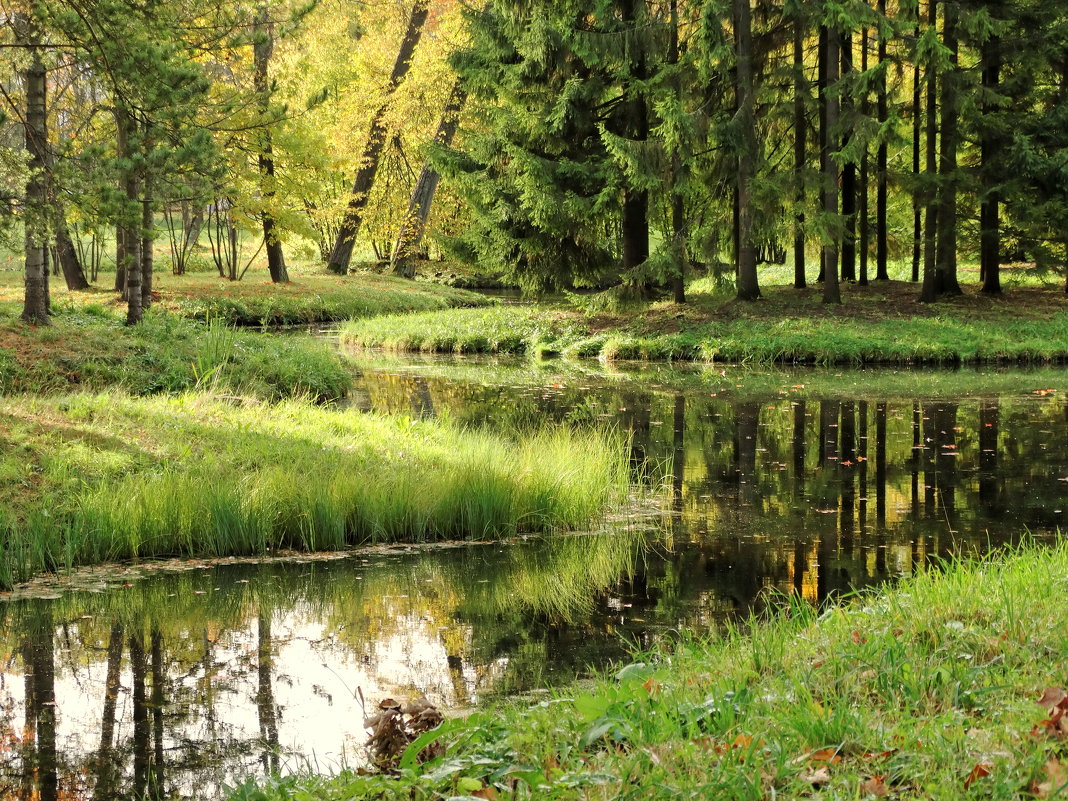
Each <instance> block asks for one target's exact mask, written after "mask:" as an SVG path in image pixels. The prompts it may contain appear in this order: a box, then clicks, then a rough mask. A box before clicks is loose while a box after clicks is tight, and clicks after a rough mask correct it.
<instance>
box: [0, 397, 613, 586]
mask: <svg viewBox="0 0 1068 801" xmlns="http://www.w3.org/2000/svg"><path fill="white" fill-rule="evenodd" d="M0 434H2V440H3V449H2V451H0V475H2V476H3V478H4V480H3V482H0V487H2V488H0V509H2V510H3V512H2V513H0V514H2V517H0V527H2V529H3V543H4V546H3V554H2V559H0V585H2V586H10V585H11V584H12V583H14V582H18V581H21V580H24V579H25V578H28V577H29V576H32V575H34V574H36V573H39V572H42V571H51V570H57V569H62V568H64V567H70V566H74V565H84V564H96V563H100V562H109V561H120V560H127V559H138V558H152V557H165V556H225V555H241V554H254V553H270V552H273V551H275V550H277V549H283V548H289V549H294V550H305V551H317V550H335V549H338V548H342V547H345V546H349V545H356V544H361V543H369V542H371V543H373V542H398V541H409V542H420V541H433V540H444V539H457V540H477V539H492V538H495V537H503V536H513V535H515V534H517V533H520V532H549V531H553V530H556V529H564V528H567V529H577V528H586V527H589V526H591V525H593V524H594V523H595V522H596V521H597V519H598V518H599V517H600V515H601V514H602V513H603V512H605V511H606V510H607V509H608V508H609V507H611V506H613V505H619V504H621V503H622V502H623V500H624V499H625V497H626V493H627V488H628V476H627V463H626V456H625V449H624V447H623V442H622V438H621V437H618V436H615V435H611V434H605V433H599V432H597V431H594V430H590V429H587V430H569V429H554V430H552V431H548V430H546V431H541V432H534V433H530V434H526V435H523V436H518V437H515V438H510V437H506V436H501V435H496V434H491V433H487V432H476V431H465V430H461V429H460V428H459V427H458V426H455V425H451V424H449V423H447V422H441V421H414V420H411V419H410V418H404V417H387V416H379V415H373V414H362V413H359V412H349V411H344V410H336V409H323V408H320V407H318V406H314V405H311V404H309V403H306V402H297V401H290V402H285V403H280V404H273V405H272V404H265V403H262V402H259V401H255V400H252V399H247V398H245V399H243V398H238V397H232V396H225V397H217V396H211V395H203V394H189V395H182V396H178V397H172V398H164V397H159V396H157V397H153V398H133V397H129V396H126V395H120V394H116V393H110V394H101V395H70V396H65V397H52V398H28V397H7V398H0Z"/></svg>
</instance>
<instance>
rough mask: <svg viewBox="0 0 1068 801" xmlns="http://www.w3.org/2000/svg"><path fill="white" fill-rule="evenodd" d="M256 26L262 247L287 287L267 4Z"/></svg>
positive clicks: (279, 281) (271, 34)
mask: <svg viewBox="0 0 1068 801" xmlns="http://www.w3.org/2000/svg"><path fill="white" fill-rule="evenodd" d="M255 24H256V41H255V44H254V45H253V48H252V59H253V66H254V72H253V87H254V88H255V90H256V94H257V96H258V97H259V102H260V113H261V114H262V115H263V120H262V125H263V129H262V131H261V134H260V136H261V137H262V138H261V147H260V153H259V156H258V157H257V158H258V161H259V167H260V175H261V177H262V180H261V184H262V187H263V189H262V192H263V211H262V212H261V213H260V219H261V221H262V223H263V244H264V248H265V249H266V251H267V271H268V272H269V273H270V274H271V281H273V282H274V283H276V284H284V283H286V282H287V281H289V272H288V271H287V270H286V258H285V254H284V253H283V252H282V242H281V240H280V239H279V238H278V225H277V222H276V221H275V218H274V212H273V210H272V208H271V205H272V203H273V202H274V198H275V181H274V149H273V147H272V143H271V129H270V127H269V120H268V119H267V117H268V114H269V113H270V92H271V86H270V80H269V75H268V67H269V65H270V62H271V55H272V53H273V52H274V31H273V30H272V28H271V23H270V19H269V18H268V16H267V6H266V5H263V6H260V8H259V11H258V12H257V14H256V23H255Z"/></svg>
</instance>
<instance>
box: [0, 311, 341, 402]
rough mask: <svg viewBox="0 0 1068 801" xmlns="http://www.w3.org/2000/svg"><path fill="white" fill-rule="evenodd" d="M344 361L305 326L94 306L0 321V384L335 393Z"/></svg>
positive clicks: (269, 394)
mask: <svg viewBox="0 0 1068 801" xmlns="http://www.w3.org/2000/svg"><path fill="white" fill-rule="evenodd" d="M351 382H352V376H351V372H350V370H348V369H347V368H346V366H345V364H344V363H343V361H342V359H341V358H340V357H339V356H338V355H337V354H335V353H334V352H333V351H332V349H331V348H329V347H328V346H327V345H325V344H324V343H322V342H317V341H315V340H312V339H311V338H309V337H306V336H295V335H274V334H267V333H253V332H244V331H238V330H235V329H233V328H231V327H229V326H227V325H225V324H223V323H221V322H218V321H214V322H212V323H211V324H210V325H204V324H202V323H197V322H193V321H190V320H182V319H179V318H176V317H173V316H171V315H169V314H167V313H164V312H157V311H150V312H148V313H147V314H146V315H145V319H144V321H143V322H142V323H141V324H140V325H138V326H133V327H127V326H124V325H123V324H122V319H121V318H120V317H118V316H116V315H115V314H113V313H112V312H111V311H110V310H108V309H106V308H104V307H101V306H87V307H82V308H80V309H73V308H67V309H65V310H60V311H58V312H57V314H56V315H55V316H54V317H53V319H52V324H51V325H49V326H30V325H26V324H25V323H22V322H21V321H18V320H10V321H7V322H4V323H0V392H3V393H37V394H46V393H54V392H67V391H70V390H71V389H88V390H102V389H107V388H112V387H117V388H122V389H124V390H126V391H128V392H130V393H133V394H135V395H149V394H154V393H161V392H172V393H173V392H182V391H185V390H190V389H193V388H195V387H198V386H199V387H209V388H213V389H215V390H223V391H228V392H234V393H243V394H251V395H255V396H257V397H260V398H266V399H280V398H286V397H293V396H300V397H309V398H313V399H316V400H332V399H336V398H340V397H342V396H344V394H345V392H346V391H347V390H348V389H349V387H350V385H351Z"/></svg>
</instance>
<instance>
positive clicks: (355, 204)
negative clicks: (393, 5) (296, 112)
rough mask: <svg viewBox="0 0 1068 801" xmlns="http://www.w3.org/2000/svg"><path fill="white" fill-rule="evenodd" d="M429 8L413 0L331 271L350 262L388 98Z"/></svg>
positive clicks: (342, 269)
mask: <svg viewBox="0 0 1068 801" xmlns="http://www.w3.org/2000/svg"><path fill="white" fill-rule="evenodd" d="M429 9H430V0H415V5H414V6H413V7H412V14H411V16H410V17H409V18H408V28H407V29H406V30H405V32H404V39H403V41H401V46H400V50H399V51H398V52H397V59H396V61H394V62H393V72H392V73H391V74H390V76H389V83H388V84H387V86H386V102H385V103H383V104H382V105H381V106H380V107H379V108H378V110H377V111H376V112H375V114H374V117H373V118H372V119H371V128H370V131H369V132H368V134H367V143H366V144H365V145H364V147H363V153H362V154H361V155H360V166H359V169H357V171H356V178H355V179H354V180H353V182H352V195H351V197H350V198H349V204H348V208H347V209H346V210H345V219H344V220H342V222H341V226H340V228H339V230H338V234H337V239H336V241H335V242H334V249H333V250H332V251H331V253H330V260H329V261H328V262H327V267H328V268H329V269H330V271H331V272H334V273H338V274H344V273H347V272H348V270H349V263H350V262H351V261H352V248H353V245H354V244H355V242H356V236H357V234H359V233H360V225H361V224H362V223H363V210H364V208H366V206H367V201H368V198H369V196H370V194H371V189H372V187H373V186H374V182H375V175H376V174H377V173H378V162H379V159H380V158H381V156H382V150H383V147H384V146H385V144H386V126H385V117H386V111H387V110H388V109H389V101H390V100H391V99H392V97H393V93H394V92H395V91H396V90H397V87H398V86H400V84H401V82H402V81H403V80H404V78H405V76H407V74H408V70H409V69H410V68H411V66H412V56H413V55H414V54H415V48H416V46H417V45H418V44H419V38H420V37H421V36H422V35H423V25H424V24H425V23H426V18H427V15H428V13H429Z"/></svg>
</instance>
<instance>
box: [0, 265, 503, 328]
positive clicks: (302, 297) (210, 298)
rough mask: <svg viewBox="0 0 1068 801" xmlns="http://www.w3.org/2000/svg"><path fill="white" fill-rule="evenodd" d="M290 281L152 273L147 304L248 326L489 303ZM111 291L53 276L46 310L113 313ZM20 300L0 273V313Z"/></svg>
mask: <svg viewBox="0 0 1068 801" xmlns="http://www.w3.org/2000/svg"><path fill="white" fill-rule="evenodd" d="M291 279H292V280H291V281H290V282H289V283H287V284H272V283H271V282H270V281H268V280H264V277H263V275H262V274H259V273H257V274H255V275H248V276H246V277H245V278H244V279H243V280H241V281H229V280H227V279H225V278H221V277H219V275H218V274H217V273H209V272H197V273H187V274H186V275H180V276H176V275H172V274H171V273H169V272H167V273H164V272H157V273H156V274H155V276H154V283H153V299H154V302H155V304H156V305H158V306H159V307H160V308H161V309H163V310H165V311H168V312H171V313H172V314H175V315H178V316H180V317H189V318H192V319H197V320H219V321H221V322H227V323H231V324H234V325H250V326H261V325H270V326H277V325H308V324H315V323H330V322H337V321H339V320H349V319H353V318H359V317H367V316H373V315H376V314H400V313H404V312H410V311H430V310H432V309H447V308H452V307H458V306H482V305H487V304H489V303H491V302H492V301H490V300H489V299H488V298H486V297H485V296H484V295H480V294H477V293H474V292H468V291H466V290H462V289H454V288H452V287H448V286H444V285H441V284H437V283H433V282H429V281H407V280H405V279H403V278H394V277H392V276H386V275H377V274H375V273H370V272H360V273H352V274H349V275H345V276H339V275H329V274H327V273H325V272H323V271H322V270H321V269H314V270H313V269H300V268H294V269H293V270H292V272H291ZM114 283H115V274H114V272H110V273H108V272H103V273H100V275H99V277H98V279H97V282H96V284H94V285H93V286H92V287H90V288H89V289H87V290H85V291H76V292H70V291H68V290H67V288H66V287H65V286H64V285H63V280H62V278H57V277H54V276H53V278H52V286H51V290H52V302H53V304H54V305H56V306H57V307H59V308H65V307H73V308H80V307H84V306H101V307H103V308H104V309H107V310H109V311H113V312H116V313H118V312H121V311H123V308H124V304H123V302H122V299H121V298H120V297H119V295H118V293H116V292H114V291H113V290H112V289H111V287H112V286H114ZM22 294H23V287H22V273H21V272H20V271H18V270H14V269H11V270H0V312H8V313H10V314H12V315H13V316H14V315H17V314H18V313H19V311H20V310H21V304H22Z"/></svg>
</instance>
